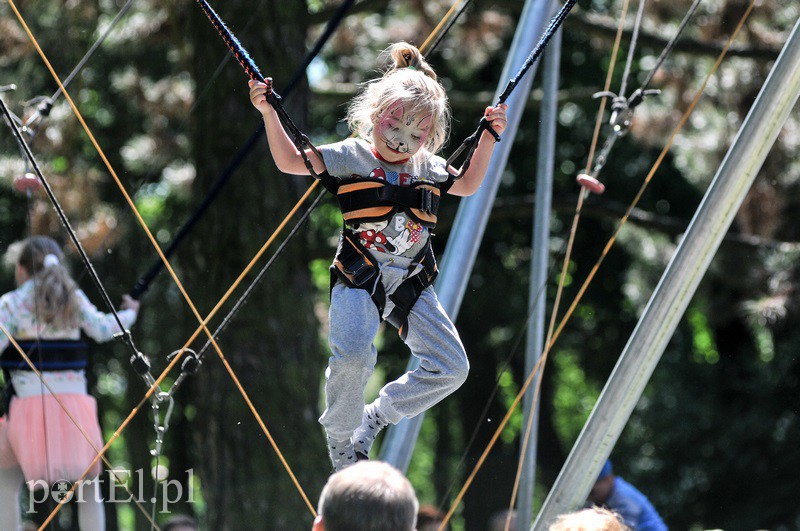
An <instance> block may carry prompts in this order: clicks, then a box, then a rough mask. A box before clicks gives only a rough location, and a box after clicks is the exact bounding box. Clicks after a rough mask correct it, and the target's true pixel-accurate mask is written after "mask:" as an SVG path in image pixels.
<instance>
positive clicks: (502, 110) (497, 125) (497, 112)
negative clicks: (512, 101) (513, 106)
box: [483, 103, 508, 135]
mask: <svg viewBox="0 0 800 531" xmlns="http://www.w3.org/2000/svg"><path fill="white" fill-rule="evenodd" d="M506 109H508V105H506V104H505V103H501V104H500V105H498V106H497V107H486V111H485V112H484V113H483V116H484V118H486V121H487V122H489V125H491V126H492V129H494V131H495V133H497V134H498V135H500V134H502V133H503V131H505V130H506V125H507V124H508V117H507V116H506Z"/></svg>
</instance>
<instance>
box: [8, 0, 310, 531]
mask: <svg viewBox="0 0 800 531" xmlns="http://www.w3.org/2000/svg"><path fill="white" fill-rule="evenodd" d="M8 3H9V5H10V6H11V8H12V10H13V11H14V12H15V14H16V15H17V18H18V19H19V21H20V23H21V24H22V25H23V27H24V29H25V31H26V33H27V34H28V37H29V38H30V40H31V42H32V43H33V44H34V46H35V48H36V50H37V51H38V52H39V55H40V56H41V57H42V60H43V61H44V62H45V64H46V65H47V68H48V70H49V71H50V73H51V75H52V76H53V77H54V79H55V80H56V82H57V83H58V84H59V86H61V87H62V91H63V93H64V97H65V98H66V99H67V101H69V103H70V106H71V107H72V109H73V112H74V113H75V115H76V117H77V118H78V120H79V121H80V122H81V125H82V126H83V128H84V130H85V131H86V133H87V135H88V136H89V138H90V140H91V142H92V144H93V145H94V147H95V149H96V150H97V151H98V153H99V154H100V156H101V158H102V159H103V161H104V162H105V164H106V167H107V168H108V170H109V172H110V173H111V175H112V176H113V178H114V180H115V181H116V183H117V185H118V186H119V188H120V190H121V192H122V193H123V196H124V197H125V199H126V200H127V202H128V205H129V206H130V207H131V209H132V211H133V213H134V214H135V216H136V218H137V220H138V221H139V223H140V224H141V226H142V228H143V229H144V231H145V233H146V234H147V236H148V237H149V238H150V241H151V243H152V244H153V246H154V247H155V248H156V251H157V252H158V253H159V255H160V256H161V258H162V260H164V261H165V265H166V267H167V269H168V271H169V272H170V274H171V275H172V278H173V280H174V281H175V283H176V285H177V286H178V288H179V290H180V291H181V293H182V294H183V296H184V298H185V299H186V301H187V303H188V304H189V306H190V308H191V310H192V312H193V313H194V314H195V316H196V318H197V319H198V321H200V323H201V328H202V329H203V330H204V331H205V332H206V333H207V335H208V336H209V338H210V339H211V341H212V344H213V345H214V348H215V350H216V351H217V354H218V355H219V356H220V358H221V359H222V360H223V363H224V365H225V367H226V369H227V370H228V372H229V374H230V375H231V377H232V378H233V380H234V383H235V384H236V386H237V388H238V389H239V391H240V392H241V393H242V394H243V396H244V398H245V401H246V402H247V404H248V407H250V409H251V411H252V413H253V414H254V415H255V416H256V418H257V419H258V420H259V424H260V425H261V427H262V429H263V430H264V431H265V432H266V433H267V437H268V439H270V442H272V443H273V444H274V441H273V439H272V437H271V436H270V435H269V433H268V431H267V429H266V425H265V424H264V423H263V420H261V418H260V415H259V414H258V412H257V411H256V410H255V407H254V406H253V405H252V401H250V399H249V397H248V396H247V394H246V392H245V391H244V388H243V387H242V385H241V383H240V382H239V380H238V378H237V377H236V376H235V374H234V373H233V371H232V369H231V367H230V365H229V364H228V363H227V360H225V357H224V355H223V354H222V351H221V349H220V348H219V346H218V345H217V344H216V341H215V340H214V339H213V337H212V334H211V331H210V330H209V329H208V328H207V326H206V321H204V320H203V319H202V317H201V316H200V314H199V312H198V311H197V309H196V307H195V306H194V303H193V302H192V301H191V298H190V297H189V295H188V293H186V291H185V289H184V288H183V285H182V284H181V282H180V280H179V279H178V277H177V275H176V274H175V271H174V270H173V268H172V266H171V265H170V264H169V261H168V260H167V258H166V257H165V256H164V254H163V252H162V250H161V248H160V246H159V245H158V242H157V241H156V240H155V238H154V237H153V234H152V233H151V232H150V229H149V228H148V227H147V224H146V223H145V222H144V219H143V218H142V217H141V214H140V213H139V211H138V210H137V208H136V205H135V204H134V203H133V201H132V200H131V198H130V195H129V194H128V193H127V191H126V190H125V187H124V186H123V185H122V182H121V181H120V180H119V177H118V176H117V174H116V172H115V171H114V169H113V167H112V166H111V163H110V162H109V161H108V158H107V157H106V156H105V153H104V152H103V150H102V148H101V147H100V145H99V144H98V142H97V140H96V139H95V137H94V135H93V134H92V133H91V130H90V129H89V127H88V125H87V124H86V121H85V120H84V119H83V116H82V115H81V113H80V111H79V110H78V108H77V106H76V105H75V103H74V101H73V100H72V98H71V97H70V95H69V92H68V91H67V90H66V89H65V88H64V86H63V84H62V83H61V80H60V79H59V77H58V74H56V72H55V70H54V69H53V67H52V65H51V64H50V61H49V60H48V59H47V57H46V55H45V54H44V52H43V50H42V49H41V47H40V46H39V44H38V42H37V41H36V38H35V37H34V36H33V33H32V32H31V31H30V28H29V27H28V25H27V24H26V23H25V20H24V18H23V17H22V15H21V13H20V12H19V10H18V9H17V7H16V5H15V4H14V1H13V0H8ZM251 267H252V266H251ZM128 336H129V334H128ZM129 339H130V338H129ZM184 350H185V349H182V350H181V352H179V353H178V355H177V356H176V357H175V359H174V360H173V362H175V363H176V362H177V361H178V360H179V359H180V358H181V356H182V354H183V351H184ZM172 366H173V364H170V366H169V368H171V367H172ZM163 377H166V373H164V374H162V377H161V378H160V379H159V381H156V382H155V383H154V384H153V385H152V386H151V388H150V389H149V390H148V392H147V393H146V395H145V399H146V398H148V397H149V396H151V395H152V394H153V392H154V391H155V389H156V388H157V386H158V384H159V383H160V381H161V380H163ZM132 415H135V413H132ZM130 418H132V416H131V417H130ZM117 433H118V432H117ZM117 433H115V436H117ZM113 440H116V437H114V438H113V439H112V440H110V441H109V443H107V444H106V446H105V447H104V448H103V452H105V451H106V450H107V449H108V447H109V446H110V443H111V442H113ZM276 449H277V447H276ZM278 455H279V456H281V457H282V454H280V453H279V454H278ZM97 459H99V456H98V458H96V459H95V460H94V462H93V463H92V464H91V465H90V466H89V468H88V469H87V470H86V471H85V472H84V474H83V476H82V477H81V479H83V477H85V476H86V474H87V473H88V472H89V470H91V467H92V466H94V464H95V463H96V462H97ZM282 461H283V463H284V466H285V467H286V468H287V470H288V471H289V473H290V475H291V476H292V479H293V481H294V483H295V485H296V487H297V488H298V490H299V491H300V493H301V495H302V496H303V498H304V501H305V502H306V504H307V505H308V507H309V509H310V510H311V512H312V514H314V515H315V516H316V511H314V508H313V505H311V502H310V501H308V496H306V494H305V492H304V491H303V490H302V487H301V486H300V484H299V482H298V481H297V479H296V477H295V476H294V474H293V473H292V472H291V468H290V467H289V465H288V463H287V462H286V461H285V460H284V459H282ZM73 490H74V485H73ZM60 507H61V506H60V505H59V506H56V508H55V510H54V511H53V512H52V513H51V514H50V516H49V517H48V519H47V520H46V521H45V524H44V525H46V524H47V523H49V522H50V521H51V520H52V519H53V518H54V517H55V515H56V513H57V512H58V511H59V509H60Z"/></svg>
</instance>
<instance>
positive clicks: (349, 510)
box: [319, 461, 419, 531]
mask: <svg viewBox="0 0 800 531" xmlns="http://www.w3.org/2000/svg"><path fill="white" fill-rule="evenodd" d="M418 508H419V502H417V496H416V494H415V493H414V487H412V486H411V483H409V481H408V480H407V479H406V478H405V476H403V474H402V473H401V472H400V471H399V470H397V469H396V468H394V467H393V466H391V465H389V464H387V463H381V462H380V461H362V462H360V463H356V464H354V465H352V466H349V467H347V468H345V469H344V470H341V471H339V472H337V473H336V474H334V475H332V476H331V477H330V479H328V483H327V484H326V485H325V488H324V489H322V494H321V495H320V498H319V514H320V516H321V517H322V522H323V524H324V526H325V531H352V530H353V529H358V530H359V531H412V530H413V529H414V528H415V527H416V523H417V509H418Z"/></svg>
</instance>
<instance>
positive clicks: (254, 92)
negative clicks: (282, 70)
mask: <svg viewBox="0 0 800 531" xmlns="http://www.w3.org/2000/svg"><path fill="white" fill-rule="evenodd" d="M247 84H248V85H249V86H250V103H252V104H253V107H255V108H256V109H258V110H259V112H260V113H261V114H266V113H267V112H269V108H270V104H269V103H267V94H268V93H269V92H271V91H272V88H271V87H268V86H267V85H266V83H262V82H260V81H256V80H254V79H251V80H250V81H249V82H248V83H247Z"/></svg>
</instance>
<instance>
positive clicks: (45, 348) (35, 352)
mask: <svg viewBox="0 0 800 531" xmlns="http://www.w3.org/2000/svg"><path fill="white" fill-rule="evenodd" d="M17 344H18V345H19V348H20V349H21V350H22V351H23V352H25V354H26V355H27V356H28V359H30V360H31V361H32V362H33V366H34V367H36V370H38V371H78V370H82V369H85V368H86V365H87V357H86V343H84V342H83V341H79V340H74V341H73V340H68V339H58V340H31V339H23V340H18V341H17ZM0 368H2V370H3V377H4V378H5V381H6V386H5V388H4V389H3V402H4V404H5V407H6V411H8V410H9V409H8V408H9V403H10V402H11V397H12V396H14V394H15V393H14V386H13V385H12V383H11V371H32V370H33V369H32V368H31V366H30V365H28V362H27V361H25V359H24V358H23V357H22V355H21V354H20V353H19V351H18V350H17V349H16V348H15V347H14V346H13V345H9V346H8V347H6V349H5V350H4V351H3V352H2V354H0Z"/></svg>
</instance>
